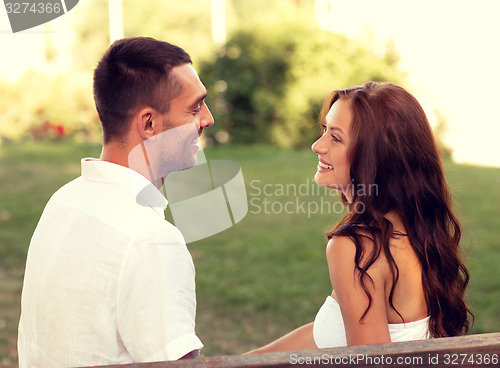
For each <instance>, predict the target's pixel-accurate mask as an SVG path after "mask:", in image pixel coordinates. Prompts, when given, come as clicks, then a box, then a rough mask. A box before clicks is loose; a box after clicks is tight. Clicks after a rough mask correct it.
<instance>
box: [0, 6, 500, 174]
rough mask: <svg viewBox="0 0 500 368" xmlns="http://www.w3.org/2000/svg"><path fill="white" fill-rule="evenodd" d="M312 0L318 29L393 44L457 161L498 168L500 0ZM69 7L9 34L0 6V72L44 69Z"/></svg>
mask: <svg viewBox="0 0 500 368" xmlns="http://www.w3.org/2000/svg"><path fill="white" fill-rule="evenodd" d="M82 1H85V0H82ZM207 1H208V0H207ZM316 2H317V4H318V5H320V6H321V5H322V4H323V5H324V6H326V7H327V8H325V9H328V11H326V10H323V11H322V12H321V13H322V16H321V18H320V23H321V24H322V25H323V26H324V27H327V28H328V29H330V30H332V31H335V32H339V33H343V34H345V35H347V36H348V37H351V38H357V37H361V36H362V35H363V34H366V32H367V30H369V31H370V32H371V33H372V34H373V36H374V37H375V38H376V39H377V40H378V41H379V42H380V43H381V44H384V43H385V42H386V41H388V40H392V41H393V42H394V45H395V47H396V49H397V51H398V52H399V54H400V56H401V67H402V68H403V69H405V70H406V71H407V72H408V81H409V89H410V92H412V93H413V94H414V95H415V96H416V97H417V99H419V101H420V102H421V104H422V105H423V107H424V109H425V110H426V111H427V112H428V115H429V118H430V120H431V122H432V121H433V116H432V115H433V114H432V111H433V110H434V109H438V110H439V112H440V113H441V114H442V115H443V116H444V117H445V118H446V121H447V130H446V133H445V137H444V140H445V143H446V144H447V145H448V146H449V147H450V148H451V149H452V151H453V158H454V160H455V161H457V162H460V163H470V164H475V165H484V166H495V167H500V144H498V142H497V140H498V139H500V114H499V113H498V109H497V105H499V104H500V89H499V86H500V22H498V21H497V18H498V16H499V15H500V0H475V1H474V2H472V1H464V0H418V1H416V0H350V1H346V0H316ZM77 9H78V7H76V8H75V9H74V10H73V11H72V12H75V11H77ZM72 12H70V13H68V14H67V15H64V16H62V17H60V18H57V19H55V20H53V21H51V22H50V23H48V24H47V25H45V26H43V25H42V26H38V27H35V28H32V29H31V30H27V31H23V32H20V33H16V34H12V32H11V29H10V25H9V22H8V18H7V14H6V12H5V11H3V9H1V8H0V46H1V47H0V49H1V50H2V56H1V58H0V76H1V77H3V78H6V79H9V80H16V79H17V78H19V76H20V75H21V74H22V73H23V72H24V71H25V70H26V69H28V68H34V69H38V70H45V69H46V65H45V63H44V61H43V56H42V55H43V48H44V42H45V41H44V39H45V37H44V33H45V32H51V33H52V34H51V41H52V42H53V43H55V44H56V45H59V46H60V47H63V48H64V47H67V45H68V44H69V43H70V42H71V13H72ZM60 62H61V63H63V64H64V63H65V62H67V60H66V61H65V60H64V59H63V60H61V61H60Z"/></svg>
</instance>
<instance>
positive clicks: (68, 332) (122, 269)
mask: <svg viewBox="0 0 500 368" xmlns="http://www.w3.org/2000/svg"><path fill="white" fill-rule="evenodd" d="M191 64H192V62H191V58H190V56H189V55H188V54H187V53H186V52H185V51H184V50H182V49H180V48H179V47H177V46H174V45H171V44H168V43H166V42H161V41H157V40H154V39H151V38H143V37H138V38H129V39H123V40H119V41H116V42H115V43H113V44H112V45H111V46H110V48H109V49H108V50H107V52H106V53H105V55H104V56H103V57H102V59H101V61H100V62H99V64H98V66H97V67H96V69H95V71H94V99H95V103H96V107H97V111H98V113H99V118H100V120H101V124H102V130H103V142H104V143H103V149H102V154H101V157H100V160H97V159H83V160H82V175H81V176H80V177H79V178H77V179H75V180H73V181H72V182H70V183H68V184H66V185H65V186H63V187H62V188H61V189H59V190H58V191H57V192H56V193H55V194H54V195H53V196H52V198H51V199H50V201H49V202H48V204H47V206H46V208H45V210H44V212H43V214H42V217H41V218H40V222H39V223H38V226H37V228H36V230H35V232H34V234H33V238H32V240H31V243H30V247H29V251H28V258H27V262H26V272H25V278H24V285H23V292H22V302H21V320H20V323H19V338H18V350H19V363H20V367H65V366H67V367H69V366H72V367H74V366H90V365H106V364H126V363H131V362H149V361H163V360H176V359H180V358H183V357H194V356H196V355H197V354H198V352H199V350H200V349H201V348H202V347H203V345H202V343H201V341H200V340H199V339H198V337H197V336H196V334H195V329H194V327H195V322H194V320H195V313H196V298H195V283H194V266H193V262H192V258H191V256H190V254H189V252H188V250H187V248H186V245H185V242H184V238H183V237H182V235H181V233H180V232H179V231H178V230H177V229H176V228H175V227H174V226H173V225H172V224H170V223H168V222H167V221H165V218H164V210H165V207H166V205H167V201H166V199H165V198H164V197H163V196H162V195H161V193H160V191H159V190H158V189H157V188H159V187H160V186H161V183H162V182H163V176H164V175H167V174H168V173H169V172H171V171H176V170H182V169H186V168H188V167H190V166H193V165H194V164H195V159H196V151H197V148H198V147H197V138H198V136H199V135H201V133H202V131H203V129H204V128H206V127H209V126H211V125H213V123H214V122H213V118H212V115H211V114H210V111H209V109H208V107H207V106H206V104H205V102H204V99H205V97H206V89H205V87H204V86H203V84H202V83H201V82H200V80H199V78H198V75H197V73H196V72H195V70H194V69H193V67H192V65H191ZM171 132H173V133H172V134H171ZM193 132H194V137H193Z"/></svg>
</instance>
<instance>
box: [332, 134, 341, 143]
mask: <svg viewBox="0 0 500 368" xmlns="http://www.w3.org/2000/svg"><path fill="white" fill-rule="evenodd" d="M332 141H333V142H340V141H341V140H340V139H339V138H338V137H337V136H336V135H334V134H332Z"/></svg>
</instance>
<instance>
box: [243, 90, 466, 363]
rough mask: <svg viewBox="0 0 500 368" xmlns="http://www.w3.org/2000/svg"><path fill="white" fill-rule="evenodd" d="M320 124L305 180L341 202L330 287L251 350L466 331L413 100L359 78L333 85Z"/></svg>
mask: <svg viewBox="0 0 500 368" xmlns="http://www.w3.org/2000/svg"><path fill="white" fill-rule="evenodd" d="M320 121H321V125H322V135H321V137H320V138H319V139H318V140H317V141H316V142H315V143H314V144H313V146H312V150H313V151H314V153H316V154H317V155H318V159H319V163H318V168H317V172H316V175H315V177H314V179H315V181H316V182H317V183H318V184H319V185H321V186H327V187H331V188H335V189H337V190H338V191H340V192H341V197H342V200H343V201H344V203H345V205H346V206H347V209H348V213H347V215H346V216H345V217H344V218H343V219H342V220H341V221H340V222H339V223H338V224H337V225H335V226H334V227H333V228H332V229H331V230H330V231H329V232H328V233H327V236H328V239H329V241H328V244H327V247H326V257H327V260H328V267H329V271H330V278H331V282H332V286H333V292H332V295H331V296H329V297H328V298H327V299H326V301H325V303H324V304H323V306H322V307H321V309H320V310H319V312H318V314H317V315H316V318H315V321H314V322H313V323H310V324H307V325H305V326H302V327H300V328H298V329H297V330H295V331H293V332H291V333H289V334H288V335H286V336H284V337H282V338H280V339H278V340H276V341H274V342H272V343H271V344H269V345H266V346H264V347H263V348H260V349H256V350H254V351H252V353H261V352H270V351H285V350H301V349H313V348H316V347H319V348H326V347H334V346H346V345H362V344H376V343H384V342H390V341H405V340H417V339H425V338H431V337H444V336H455V335H461V334H464V333H466V332H467V331H468V329H469V321H468V314H471V312H470V310H469V309H468V307H467V306H466V304H465V302H464V293H465V288H466V286H467V284H468V281H469V274H468V271H467V268H466V267H465V266H464V264H463V263H462V261H461V259H460V254H459V253H460V252H459V241H460V233H461V232H460V225H459V222H458V220H457V218H456V217H455V215H454V214H453V212H452V209H451V197H450V191H449V188H448V186H447V184H446V182H445V179H444V176H443V168H442V164H441V161H440V158H439V155H438V151H437V148H436V143H435V141H434V138H433V134H432V130H431V128H430V126H429V122H428V120H427V118H426V116H425V113H424V111H423V109H422V107H421V106H420V104H419V103H418V102H417V100H416V99H415V98H414V97H413V96H412V95H411V94H409V93H408V92H407V91H405V90H404V89H403V88H401V87H398V86H395V85H393V84H387V83H367V84H365V85H363V86H360V87H354V88H350V89H346V90H341V91H334V92H333V93H332V94H331V95H330V96H329V97H328V98H327V99H326V100H325V102H324V104H323V109H322V112H321V117H320ZM471 315H472V314H471Z"/></svg>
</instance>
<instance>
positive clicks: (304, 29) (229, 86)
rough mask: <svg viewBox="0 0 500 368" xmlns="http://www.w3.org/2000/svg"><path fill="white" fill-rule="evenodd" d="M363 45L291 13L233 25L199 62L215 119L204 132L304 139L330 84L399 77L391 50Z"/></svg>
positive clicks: (245, 139) (279, 140)
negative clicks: (221, 44)
mask: <svg viewBox="0 0 500 368" xmlns="http://www.w3.org/2000/svg"><path fill="white" fill-rule="evenodd" d="M370 45H371V46H368V45H364V44H363V43H362V42H361V41H359V40H358V41H355V40H350V39H347V38H346V37H344V36H341V35H338V34H334V33H331V32H327V31H321V30H319V29H317V28H316V27H314V26H309V25H300V24H297V23H296V22H295V21H294V22H291V21H282V22H280V23H278V24H277V23H272V24H265V23H261V24H259V26H248V27H246V28H244V29H240V30H238V31H237V32H236V33H234V35H233V36H232V37H231V38H230V40H229V41H228V42H227V44H226V47H225V50H224V51H223V52H221V53H220V55H219V56H218V57H216V58H215V60H213V61H205V62H202V63H201V66H200V76H201V79H202V81H203V82H204V83H205V85H206V86H207V89H209V97H208V99H207V103H208V104H209V107H210V108H211V111H212V113H213V115H214V118H215V120H216V125H215V126H214V128H213V129H210V130H209V131H207V135H209V136H211V137H212V138H217V133H218V132H219V131H226V132H228V133H229V136H230V139H231V140H232V141H233V142H237V143H254V142H259V143H262V142H263V143H271V144H275V145H278V146H282V147H303V146H309V145H310V144H311V143H312V141H313V140H314V138H315V137H317V135H318V133H319V130H318V129H315V126H316V124H317V116H318V113H319V111H320V108H321V104H322V102H323V99H324V98H325V97H326V96H327V94H328V93H329V92H330V91H332V90H334V89H339V88H345V87H348V86H350V85H356V84H361V83H363V82H365V81H369V80H372V81H392V82H397V83H401V79H402V77H401V76H402V73H401V72H400V71H399V70H398V67H397V61H398V58H397V56H395V53H394V50H393V49H392V48H386V49H385V50H384V52H383V53H382V54H377V53H376V52H375V51H374V49H373V48H374V47H375V46H374V45H373V44H370Z"/></svg>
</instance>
